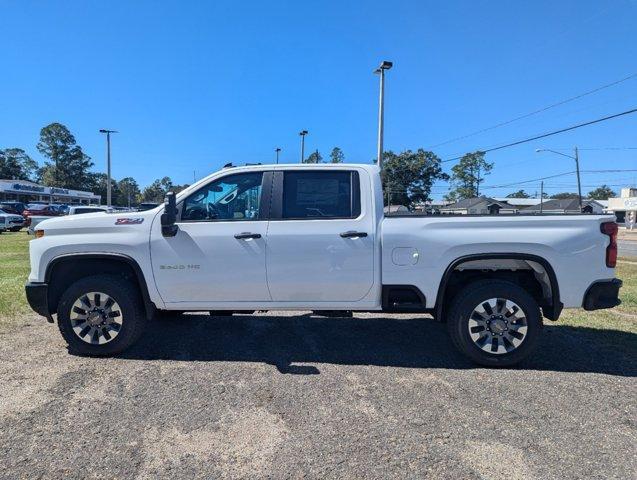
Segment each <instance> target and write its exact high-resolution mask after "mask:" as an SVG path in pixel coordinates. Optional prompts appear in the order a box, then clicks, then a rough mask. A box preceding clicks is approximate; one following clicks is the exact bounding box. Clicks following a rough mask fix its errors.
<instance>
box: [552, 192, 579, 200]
mask: <svg viewBox="0 0 637 480" xmlns="http://www.w3.org/2000/svg"><path fill="white" fill-rule="evenodd" d="M551 198H554V199H556V200H568V199H569V198H579V195H578V194H577V193H571V192H561V193H556V194H555V195H551Z"/></svg>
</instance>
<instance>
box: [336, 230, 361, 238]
mask: <svg viewBox="0 0 637 480" xmlns="http://www.w3.org/2000/svg"><path fill="white" fill-rule="evenodd" d="M366 236H367V233H366V232H354V231H349V232H343V233H341V237H343V238H357V237H366Z"/></svg>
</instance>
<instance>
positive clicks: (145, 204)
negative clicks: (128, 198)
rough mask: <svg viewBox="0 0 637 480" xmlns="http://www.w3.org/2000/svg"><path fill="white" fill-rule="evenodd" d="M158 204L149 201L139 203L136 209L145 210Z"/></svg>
mask: <svg viewBox="0 0 637 480" xmlns="http://www.w3.org/2000/svg"><path fill="white" fill-rule="evenodd" d="M158 205H159V204H158V203H150V202H145V203H140V204H139V206H138V207H137V211H138V212H145V211H146V210H152V209H153V208H155V207H157V206H158Z"/></svg>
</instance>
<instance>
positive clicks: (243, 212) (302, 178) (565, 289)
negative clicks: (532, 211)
mask: <svg viewBox="0 0 637 480" xmlns="http://www.w3.org/2000/svg"><path fill="white" fill-rule="evenodd" d="M613 220H614V218H613V217H609V216H602V215H560V216H550V215H535V216H522V215H512V216H506V215H488V216H471V215H461V216H440V215H438V216H420V217H419V216H402V217H401V216H385V215H384V213H383V194H382V186H381V178H380V172H379V169H378V167H376V166H373V165H354V164H337V165H335V164H324V165H304V164H301V165H252V166H245V167H228V168H224V169H223V170H221V171H219V172H216V173H214V174H212V175H210V176H209V177H207V178H205V179H203V180H201V181H199V182H197V183H195V184H194V185H192V186H190V187H188V188H187V189H185V190H184V191H182V192H180V193H179V194H177V195H175V194H174V193H172V192H170V193H169V194H168V195H167V197H166V202H165V204H164V205H160V206H158V207H156V208H154V209H151V210H148V211H143V212H130V213H110V214H104V213H95V214H86V215H77V216H69V217H65V218H54V219H50V220H45V221H44V222H42V223H41V224H39V225H38V226H37V228H36V231H35V237H36V238H34V239H33V240H31V242H30V261H31V272H30V274H29V278H28V282H27V284H26V294H27V298H28V300H29V303H30V305H31V307H32V308H33V309H34V310H35V311H36V312H37V313H39V314H41V315H42V316H44V317H46V318H47V319H48V320H49V321H50V322H53V321H54V320H53V316H54V315H56V316H57V324H58V327H59V330H60V332H61V334H62V336H63V337H64V339H65V340H66V342H67V343H68V346H69V351H70V352H71V353H75V354H81V355H97V356H99V355H103V356H108V355H114V354H117V353H119V352H121V351H123V350H124V349H126V348H127V347H129V346H130V345H132V344H133V343H134V342H135V341H136V340H137V339H138V338H139V337H140V335H141V334H142V331H143V329H144V327H145V325H146V324H147V322H149V321H151V320H152V319H153V318H154V316H155V315H156V314H157V313H158V311H178V312H187V311H207V312H210V314H211V315H213V316H214V315H231V314H232V312H246V311H247V312H252V311H255V310H314V311H320V312H324V313H325V314H330V312H332V313H334V312H343V311H345V312H387V313H429V314H431V315H433V316H434V318H435V319H437V320H438V321H441V322H446V324H447V326H448V331H449V334H450V336H451V339H452V342H453V344H454V345H455V346H456V347H457V348H458V349H459V350H460V351H461V352H462V353H463V354H464V355H466V356H467V357H469V358H470V359H472V360H473V361H474V362H476V363H478V364H481V365H486V366H510V365H513V364H516V363H518V362H519V361H521V360H522V359H524V358H526V357H527V356H528V355H530V354H531V352H532V351H533V349H534V347H536V345H537V343H538V340H539V337H540V335H541V332H542V319H543V318H548V319H550V320H557V319H558V317H559V316H560V312H561V311H562V308H564V307H567V308H584V309H585V310H595V309H601V308H611V307H614V306H615V305H618V304H619V299H618V292H619V288H620V286H621V281H620V280H618V279H616V278H615V270H614V268H615V263H616V258H617V244H616V235H617V225H616V223H615V222H614V221H613ZM388 321H391V320H388ZM423 328H427V323H426V322H423ZM423 348H427V346H426V345H423Z"/></svg>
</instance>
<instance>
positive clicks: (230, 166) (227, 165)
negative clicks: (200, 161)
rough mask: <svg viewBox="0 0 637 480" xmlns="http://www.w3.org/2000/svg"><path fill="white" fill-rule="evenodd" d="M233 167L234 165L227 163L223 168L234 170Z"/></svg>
mask: <svg viewBox="0 0 637 480" xmlns="http://www.w3.org/2000/svg"><path fill="white" fill-rule="evenodd" d="M232 167H234V165H233V164H232V162H230V163H226V164H225V165H224V166H223V168H232Z"/></svg>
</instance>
